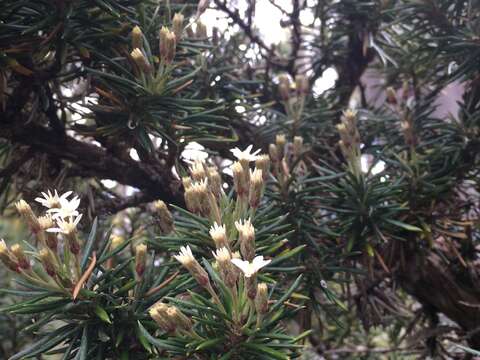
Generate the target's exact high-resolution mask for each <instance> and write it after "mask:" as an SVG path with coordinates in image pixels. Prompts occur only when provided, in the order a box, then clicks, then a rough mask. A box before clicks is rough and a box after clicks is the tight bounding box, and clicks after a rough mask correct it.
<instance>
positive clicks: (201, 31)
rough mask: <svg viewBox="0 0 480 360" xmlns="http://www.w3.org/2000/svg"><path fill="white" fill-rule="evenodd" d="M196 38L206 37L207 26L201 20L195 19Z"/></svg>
mask: <svg viewBox="0 0 480 360" xmlns="http://www.w3.org/2000/svg"><path fill="white" fill-rule="evenodd" d="M195 35H196V37H197V39H205V38H206V37H207V27H206V26H205V24H204V23H202V22H201V21H197V28H196V30H195Z"/></svg>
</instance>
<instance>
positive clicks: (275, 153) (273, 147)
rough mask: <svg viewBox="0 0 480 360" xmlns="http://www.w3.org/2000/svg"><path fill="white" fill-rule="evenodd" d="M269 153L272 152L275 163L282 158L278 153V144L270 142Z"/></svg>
mask: <svg viewBox="0 0 480 360" xmlns="http://www.w3.org/2000/svg"><path fill="white" fill-rule="evenodd" d="M268 153H269V154H270V159H272V161H273V162H274V163H276V162H277V161H279V160H280V157H279V155H278V150H277V146H276V145H275V144H270V145H269V146H268Z"/></svg>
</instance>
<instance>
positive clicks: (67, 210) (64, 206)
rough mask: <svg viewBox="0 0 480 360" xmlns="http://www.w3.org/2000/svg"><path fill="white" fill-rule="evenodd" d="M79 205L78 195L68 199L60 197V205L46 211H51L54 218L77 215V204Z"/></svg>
mask: <svg viewBox="0 0 480 360" xmlns="http://www.w3.org/2000/svg"><path fill="white" fill-rule="evenodd" d="M79 205H80V199H79V198H78V196H75V197H74V198H73V199H71V200H68V199H67V198H60V207H58V208H53V209H49V210H47V212H49V213H52V217H53V218H54V219H58V218H62V219H65V218H66V217H73V216H77V215H78V214H79V212H78V211H77V209H78V206H79Z"/></svg>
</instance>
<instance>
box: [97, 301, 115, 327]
mask: <svg viewBox="0 0 480 360" xmlns="http://www.w3.org/2000/svg"><path fill="white" fill-rule="evenodd" d="M95 314H97V316H98V317H99V318H100V320H102V321H104V322H106V323H108V324H111V323H112V321H111V320H110V317H109V316H108V313H107V312H106V311H105V309H103V308H102V307H100V306H98V305H97V306H95Z"/></svg>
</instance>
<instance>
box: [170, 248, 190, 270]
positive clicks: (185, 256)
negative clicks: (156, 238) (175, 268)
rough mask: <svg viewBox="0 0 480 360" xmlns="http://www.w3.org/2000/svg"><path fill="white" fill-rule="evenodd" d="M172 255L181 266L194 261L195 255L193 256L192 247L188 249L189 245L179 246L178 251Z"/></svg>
mask: <svg viewBox="0 0 480 360" xmlns="http://www.w3.org/2000/svg"><path fill="white" fill-rule="evenodd" d="M173 257H174V258H175V259H177V261H178V262H179V263H181V264H182V265H183V266H188V265H189V264H192V263H193V262H195V257H194V256H193V253H192V249H190V246H188V245H187V246H182V247H181V248H180V252H179V253H178V254H177V255H174V256H173Z"/></svg>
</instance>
